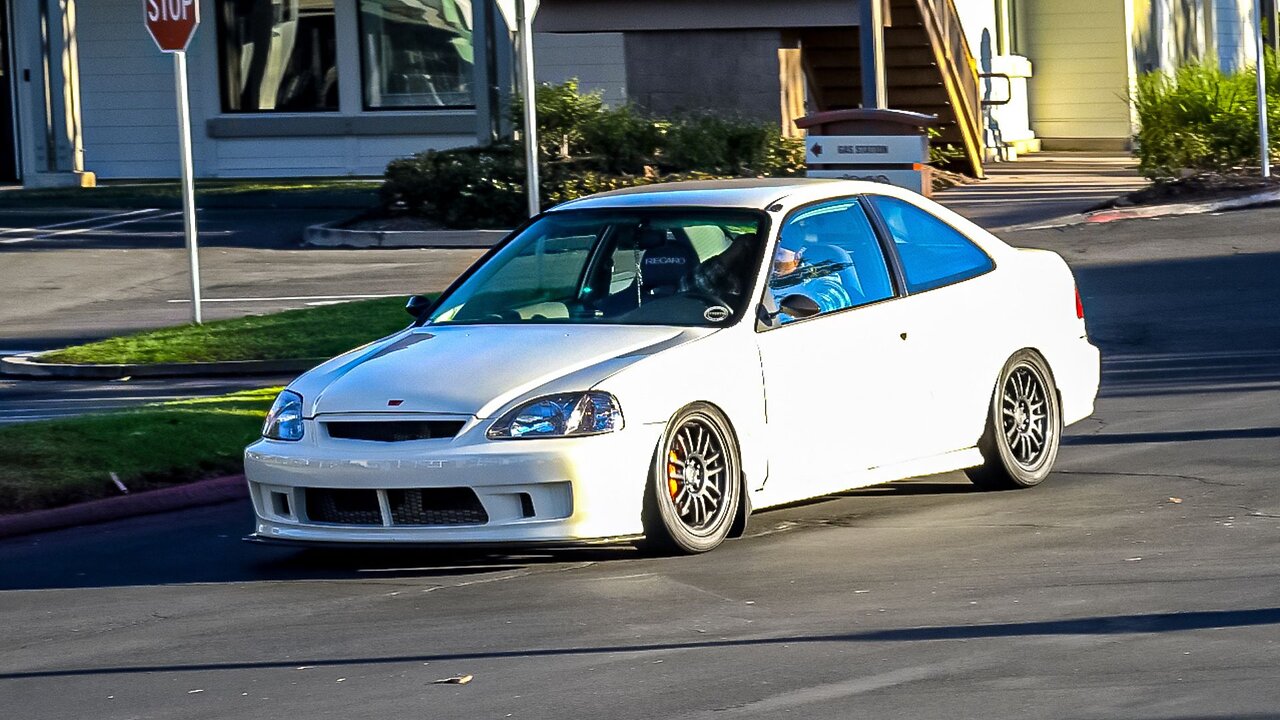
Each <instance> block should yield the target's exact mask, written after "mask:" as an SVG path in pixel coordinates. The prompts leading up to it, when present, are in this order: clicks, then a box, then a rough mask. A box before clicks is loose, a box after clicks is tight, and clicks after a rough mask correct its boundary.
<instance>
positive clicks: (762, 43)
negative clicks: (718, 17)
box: [626, 30, 782, 122]
mask: <svg viewBox="0 0 1280 720" xmlns="http://www.w3.org/2000/svg"><path fill="white" fill-rule="evenodd" d="M626 46H627V93H628V94H629V95H630V96H631V98H632V99H633V100H635V101H636V102H637V103H639V104H640V105H642V106H644V107H646V108H648V109H649V110H652V111H653V112H655V113H658V114H670V113H679V112H682V111H690V110H717V111H724V112H727V113H731V114H739V115H745V116H750V117H757V118H761V119H765V120H771V121H775V122H776V121H777V120H778V117H779V113H780V107H781V93H782V86H781V83H780V81H779V79H778V48H780V47H782V37H781V33H780V32H779V31H777V30H722V31H676V32H631V33H627V35H626Z"/></svg>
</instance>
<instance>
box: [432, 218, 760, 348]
mask: <svg viewBox="0 0 1280 720" xmlns="http://www.w3.org/2000/svg"><path fill="white" fill-rule="evenodd" d="M762 225H763V219H762V216H761V214H758V213H755V212H752V211H745V210H743V211H737V210H734V211H723V212H720V211H703V210H691V209H680V208H675V209H654V210H644V211H617V212H613V211H572V210H568V211H562V212H554V213H549V214H547V215H546V216H544V217H542V218H541V219H540V220H538V221H537V222H535V223H534V224H532V225H530V226H529V227H527V228H525V230H524V231H523V232H521V233H520V235H519V236H517V237H516V238H514V239H512V240H511V241H510V242H509V243H508V244H507V245H505V246H504V247H503V248H502V249H501V250H499V251H498V252H497V254H495V255H494V256H493V257H491V258H489V260H488V261H487V262H485V263H484V264H483V265H481V266H480V267H479V268H477V269H476V271H475V272H474V273H473V274H472V275H471V276H470V277H468V278H467V279H466V281H464V282H463V283H462V284H461V285H459V286H458V287H457V288H456V289H454V291H453V292H451V293H450V294H449V295H447V296H446V297H444V298H443V299H442V300H441V301H440V304H439V305H438V306H437V308H436V310H435V312H433V313H432V315H431V318H430V320H429V323H430V324H432V325H436V324H457V323H465V324H493V323H501V324H531V323H608V324H620V325H684V326H688V325H710V326H720V325H724V324H726V323H731V322H733V321H735V320H736V319H738V318H740V317H741V316H742V314H743V313H744V312H745V311H746V307H747V301H748V297H749V295H750V293H751V285H752V283H753V281H754V279H755V274H756V271H757V269H758V268H759V267H760V260H761V258H760V255H761V251H762V248H763V245H764V242H763V240H761V230H762Z"/></svg>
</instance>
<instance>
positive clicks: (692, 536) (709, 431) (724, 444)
mask: <svg viewBox="0 0 1280 720" xmlns="http://www.w3.org/2000/svg"><path fill="white" fill-rule="evenodd" d="M741 496H742V471H741V465H740V463H739V459H738V448H737V445H736V444H735V442H734V438H733V432H732V431H731V430H730V428H729V423H728V421H727V420H725V419H724V416H723V415H721V414H720V413H719V412H718V411H716V410H715V409H714V408H712V407H711V406H709V405H705V404H701V403H699V404H695V405H690V406H689V407H687V408H685V409H683V410H681V411H680V412H678V413H676V416H675V417H674V418H672V419H671V422H670V423H668V424H667V431H666V433H665V434H664V435H663V438H662V443H661V444H660V445H659V446H658V452H657V453H656V454H655V456H654V463H653V467H652V468H651V470H650V472H649V485H648V488H646V491H645V502H644V531H645V539H644V541H643V542H642V543H641V546H642V547H643V548H645V549H651V550H657V551H665V552H680V553H689V554H692V553H701V552H706V551H708V550H711V549H713V548H715V547H716V546H717V545H719V544H720V543H721V542H723V541H724V539H725V537H726V536H727V535H728V534H729V530H730V529H731V527H732V526H733V522H734V519H735V518H736V517H737V514H738V503H739V502H741Z"/></svg>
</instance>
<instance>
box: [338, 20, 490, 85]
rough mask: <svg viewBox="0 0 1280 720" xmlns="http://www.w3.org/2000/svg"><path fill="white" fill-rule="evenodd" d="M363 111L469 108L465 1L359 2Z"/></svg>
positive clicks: (468, 29)
mask: <svg viewBox="0 0 1280 720" xmlns="http://www.w3.org/2000/svg"><path fill="white" fill-rule="evenodd" d="M360 46H361V48H360V54H361V56H362V58H363V66H364V106H365V107H366V108H368V109H396V108H424V107H432V108H438V107H471V106H473V105H474V104H475V100H474V98H473V96H472V84H473V75H472V63H473V62H474V58H473V50H472V46H471V0H360Z"/></svg>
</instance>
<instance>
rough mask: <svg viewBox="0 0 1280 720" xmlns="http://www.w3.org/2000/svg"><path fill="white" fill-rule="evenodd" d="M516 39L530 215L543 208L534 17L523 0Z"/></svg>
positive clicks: (519, 0)
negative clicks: (534, 53) (534, 79)
mask: <svg viewBox="0 0 1280 720" xmlns="http://www.w3.org/2000/svg"><path fill="white" fill-rule="evenodd" d="M516 25H518V26H519V29H518V30H517V31H516V41H517V42H518V43H519V45H520V95H521V97H523V98H524V164H525V169H526V170H525V172H526V174H527V180H526V181H525V189H526V190H527V191H528V194H529V217H533V216H534V215H537V214H538V213H540V212H542V202H541V201H540V200H539V197H538V105H537V95H536V92H537V91H536V86H535V85H534V81H533V18H532V17H530V16H529V13H528V12H527V10H526V8H525V2H524V0H516Z"/></svg>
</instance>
